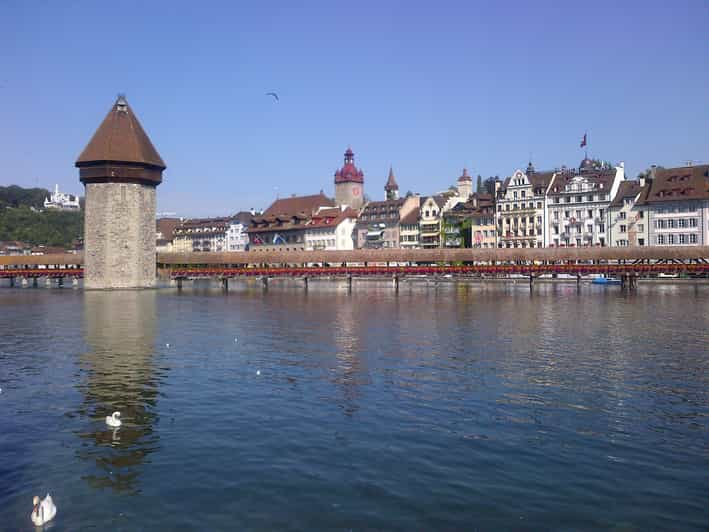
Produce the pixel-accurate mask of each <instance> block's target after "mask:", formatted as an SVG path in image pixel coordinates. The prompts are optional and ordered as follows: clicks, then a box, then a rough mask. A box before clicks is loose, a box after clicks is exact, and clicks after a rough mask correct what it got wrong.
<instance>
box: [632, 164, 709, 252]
mask: <svg viewBox="0 0 709 532" xmlns="http://www.w3.org/2000/svg"><path fill="white" fill-rule="evenodd" d="M653 174H654V175H652V176H651V179H650V181H649V182H648V185H647V187H646V189H645V193H644V194H641V196H640V199H639V200H638V201H637V209H638V210H639V211H644V213H645V219H646V220H647V225H648V228H649V234H648V239H649V242H650V245H653V246H706V245H709V165H698V166H684V167H677V168H660V169H656V170H655V171H654V172H653Z"/></svg>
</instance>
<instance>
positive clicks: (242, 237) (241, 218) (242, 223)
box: [226, 211, 254, 252]
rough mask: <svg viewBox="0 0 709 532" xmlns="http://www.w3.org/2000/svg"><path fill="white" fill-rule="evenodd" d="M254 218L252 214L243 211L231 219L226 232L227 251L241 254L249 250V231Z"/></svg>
mask: <svg viewBox="0 0 709 532" xmlns="http://www.w3.org/2000/svg"><path fill="white" fill-rule="evenodd" d="M253 216H254V215H253V214H251V213H250V212H246V211H241V212H238V213H236V214H235V215H234V216H232V217H231V218H230V219H229V226H228V228H227V232H226V249H227V251H233V252H239V251H247V250H248V249H249V233H248V229H249V226H250V225H251V219H252V218H253Z"/></svg>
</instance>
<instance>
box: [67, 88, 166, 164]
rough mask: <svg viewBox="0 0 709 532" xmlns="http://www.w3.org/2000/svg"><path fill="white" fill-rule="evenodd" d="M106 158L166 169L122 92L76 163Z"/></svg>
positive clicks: (108, 160) (92, 161)
mask: <svg viewBox="0 0 709 532" xmlns="http://www.w3.org/2000/svg"><path fill="white" fill-rule="evenodd" d="M105 161H106V162H117V163H137V164H140V165H146V166H149V167H153V168H158V169H160V170H164V169H165V163H164V162H163V160H162V158H161V157H160V155H159V154H158V152H157V150H156V149H155V146H153V143H152V142H150V139H149V138H148V135H147V134H146V133H145V131H144V130H143V127H142V126H141V125H140V122H139V121H138V118H137V117H136V116H135V114H134V113H133V110H132V109H131V108H130V105H128V102H126V100H125V97H123V96H119V97H118V99H117V100H116V103H115V104H113V107H112V108H111V110H110V111H109V113H108V115H106V118H104V119H103V122H101V125H100V126H99V128H98V129H97V130H96V133H94V136H93V137H91V140H90V141H89V143H88V144H87V146H86V148H84V151H82V152H81V155H79V158H78V159H77V161H76V166H78V167H81V166H84V165H88V164H91V163H98V162H105Z"/></svg>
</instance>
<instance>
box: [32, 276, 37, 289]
mask: <svg viewBox="0 0 709 532" xmlns="http://www.w3.org/2000/svg"><path fill="white" fill-rule="evenodd" d="M32 288H37V278H36V277H33V278H32Z"/></svg>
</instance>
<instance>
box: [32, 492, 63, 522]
mask: <svg viewBox="0 0 709 532" xmlns="http://www.w3.org/2000/svg"><path fill="white" fill-rule="evenodd" d="M32 504H34V508H33V509H32V514H31V515H30V517H31V519H32V522H33V523H34V524H35V525H37V526H42V525H43V524H45V523H48V522H49V521H51V520H52V519H54V516H55V515H57V507H56V506H54V501H53V500H52V496H51V495H50V494H49V493H47V496H46V497H45V498H44V499H42V501H40V500H39V497H37V496H36V495H35V496H34V499H32Z"/></svg>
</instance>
